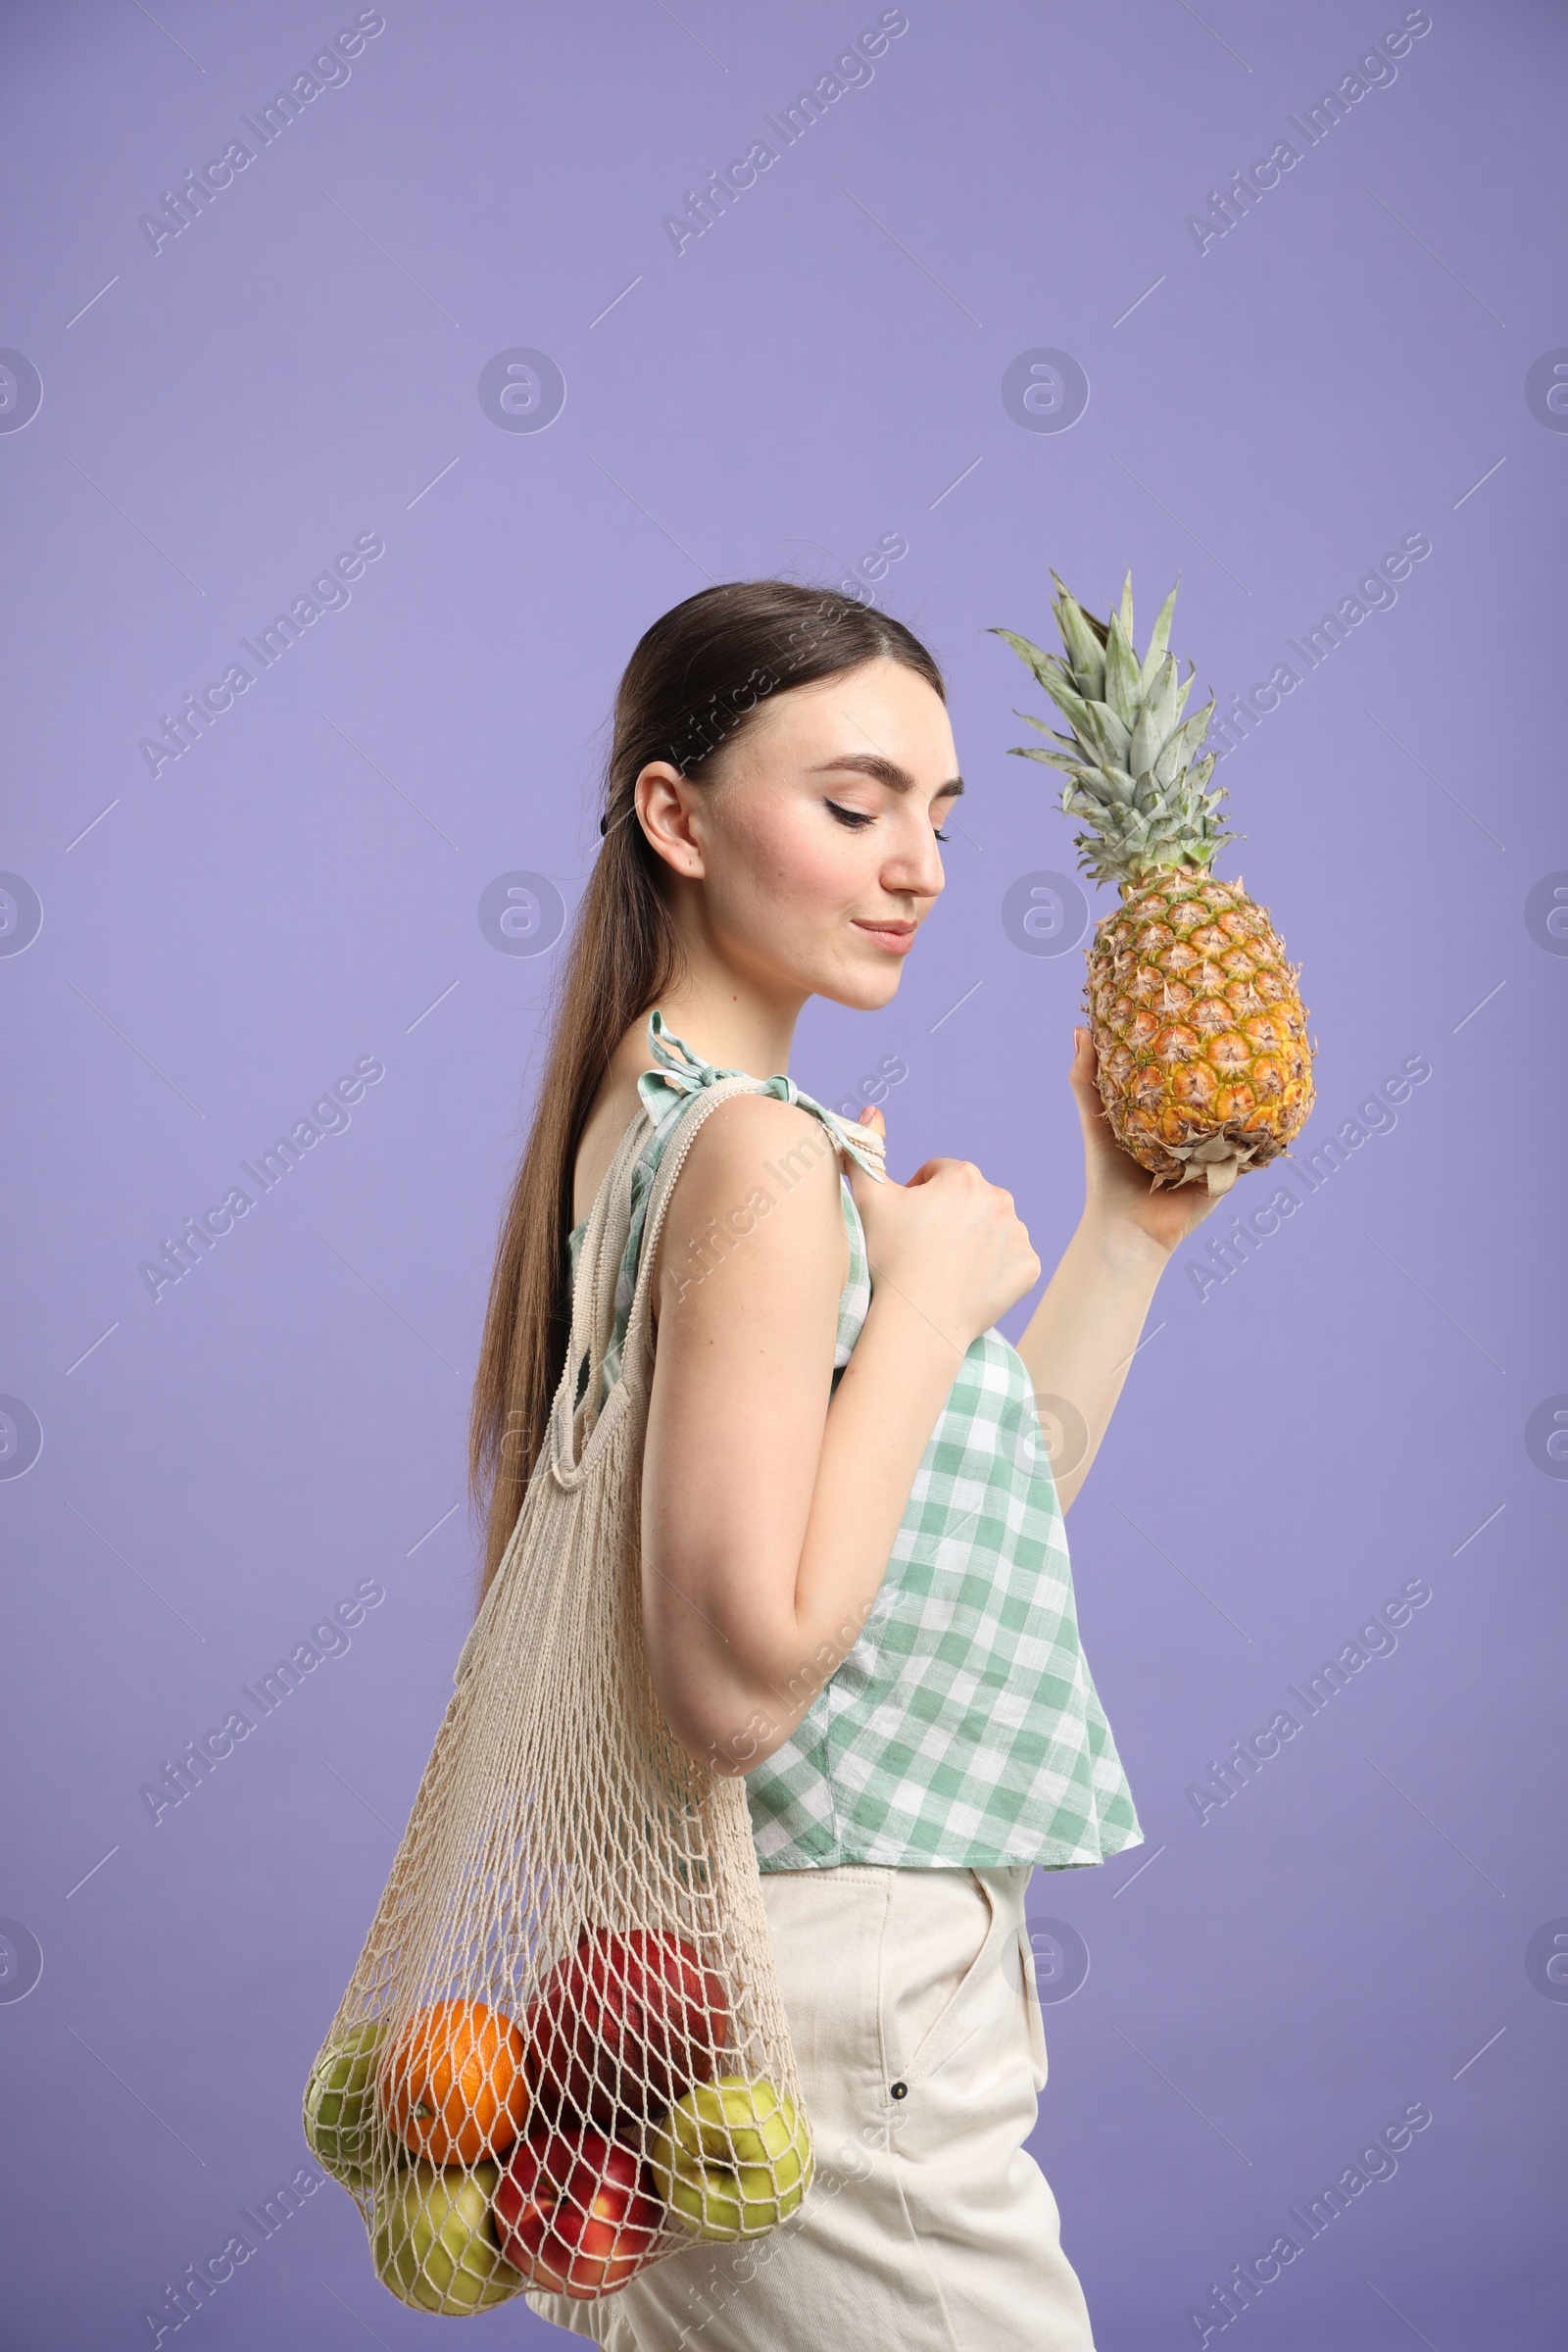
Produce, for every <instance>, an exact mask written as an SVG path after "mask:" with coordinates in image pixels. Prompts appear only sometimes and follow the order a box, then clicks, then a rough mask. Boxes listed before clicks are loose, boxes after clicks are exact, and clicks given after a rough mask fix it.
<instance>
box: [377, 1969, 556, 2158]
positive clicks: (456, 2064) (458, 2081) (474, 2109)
mask: <svg viewBox="0 0 1568 2352" xmlns="http://www.w3.org/2000/svg"><path fill="white" fill-rule="evenodd" d="M522 2047H523V2045H522V2035H521V2034H520V2033H519V2032H518V2031H517V2028H516V2027H515V2025H514V2024H513V2023H512V2020H511V2019H510V2018H507V2017H503V2016H502V2015H501V2013H500V2011H499V2010H496V2009H490V2008H487V2007H486V2006H485V2004H484V2002H483V2001H437V2002H435V2003H434V2004H433V2005H432V2006H431V2007H430V2008H428V2009H419V2010H417V2011H416V2012H415V2014H414V2016H413V2017H412V2018H411V2019H410V2020H409V2023H408V2024H407V2026H405V2028H404V2029H403V2032H402V2033H401V2034H399V2036H398V2038H397V2042H396V2044H395V2045H394V2048H393V2051H392V2054H391V2057H390V2059H389V2061H388V2064H387V2069H386V2073H385V2075H384V2076H383V2077H382V2086H381V2096H382V2101H383V2104H384V2106H385V2108H386V2111H387V2117H388V2120H389V2122H390V2123H391V2126H392V2129H393V2131H396V2132H397V2133H398V2135H399V2137H400V2138H401V2139H402V2140H403V2141H404V2142H405V2143H406V2144H407V2145H408V2146H409V2147H410V2148H412V2149H413V2150H414V2153H415V2154H416V2155H417V2156H422V2157H424V2158H425V2159H426V2160H427V2162H429V2163H431V2164H436V2165H447V2164H466V2165H473V2164H478V2163H479V2162H480V2161H481V2159H482V2158H484V2157H487V2156H504V2155H505V2154H506V2152H507V2150H508V2148H510V2147H511V2146H512V2144H513V2142H514V2140H515V2139H516V2138H517V2137H518V2135H519V2133H520V2132H521V2131H522V2128H523V2125H524V2123H525V2122H526V2121H527V2115H528V2085H527V2079H526V2077H525V2076H524V2074H523V2071H522Z"/></svg>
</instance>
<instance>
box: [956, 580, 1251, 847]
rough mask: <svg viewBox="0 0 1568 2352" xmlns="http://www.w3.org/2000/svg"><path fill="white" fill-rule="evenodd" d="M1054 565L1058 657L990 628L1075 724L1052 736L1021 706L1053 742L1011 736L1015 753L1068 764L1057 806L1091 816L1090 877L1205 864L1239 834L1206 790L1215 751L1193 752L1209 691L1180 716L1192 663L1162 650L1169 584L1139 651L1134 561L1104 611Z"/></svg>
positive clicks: (1205, 721)
mask: <svg viewBox="0 0 1568 2352" xmlns="http://www.w3.org/2000/svg"><path fill="white" fill-rule="evenodd" d="M1051 576H1052V578H1053V579H1054V580H1055V582H1056V590H1057V593H1056V595H1055V596H1054V598H1053V600H1052V610H1053V612H1054V614H1055V616H1056V626H1057V628H1058V629H1059V630H1060V632H1061V642H1062V648H1063V652H1064V654H1065V656H1066V659H1065V660H1064V661H1063V660H1062V659H1060V658H1059V657H1058V656H1056V655H1054V654H1048V653H1043V652H1042V651H1041V649H1040V647H1039V646H1038V645H1033V644H1031V643H1030V641H1029V639H1028V638H1027V637H1020V636H1018V635H1016V634H1015V633H1014V631H1013V630H1011V629H995V630H993V631H992V634H993V635H994V636H997V637H1001V638H1004V639H1005V641H1006V643H1007V644H1008V645H1010V646H1011V648H1012V650H1013V652H1014V653H1015V654H1016V655H1017V656H1018V658H1019V660H1020V661H1022V662H1025V663H1026V664H1027V666H1028V667H1029V668H1030V669H1031V670H1032V671H1033V672H1034V675H1035V677H1036V678H1037V679H1038V681H1039V683H1040V684H1041V685H1042V686H1043V687H1044V688H1045V690H1046V692H1047V694H1049V695H1050V697H1051V699H1052V701H1053V702H1054V704H1055V706H1056V708H1057V710H1058V711H1061V713H1062V715H1063V716H1064V717H1065V719H1066V720H1067V723H1068V725H1069V726H1070V727H1071V729H1072V733H1071V734H1070V735H1058V734H1056V733H1054V731H1053V729H1052V728H1050V727H1048V726H1047V724H1046V722H1045V720H1044V719H1042V718H1036V717H1035V716H1034V714H1033V713H1032V712H1031V711H1016V712H1015V713H1014V716H1016V717H1018V718H1021V719H1023V720H1024V722H1025V723H1026V725H1028V726H1031V727H1036V728H1038V729H1039V731H1040V733H1041V734H1042V735H1045V736H1047V737H1049V739H1050V741H1051V743H1052V744H1053V745H1054V747H1055V748H1054V750H1051V751H1048V750H1046V749H1045V748H1044V747H1043V746H1041V745H1038V744H1014V745H1013V746H1012V752H1013V755H1014V756H1015V757H1016V758H1018V759H1021V760H1043V761H1044V762H1045V763H1046V764H1047V765H1048V766H1050V767H1055V768H1059V769H1061V770H1062V771H1063V773H1064V774H1065V776H1066V779H1067V781H1066V782H1065V783H1064V784H1063V786H1062V788H1061V806H1062V809H1063V810H1064V811H1065V812H1066V814H1067V815H1069V816H1080V817H1083V818H1084V819H1085V820H1086V824H1087V830H1086V831H1085V832H1082V833H1077V834H1074V836H1073V840H1074V843H1075V845H1076V847H1077V849H1078V850H1079V852H1080V856H1079V859H1078V863H1079V865H1080V867H1083V868H1086V869H1087V870H1088V871H1089V872H1090V873H1091V874H1093V876H1094V878H1095V880H1096V881H1097V882H1123V881H1127V880H1132V879H1135V878H1136V877H1137V876H1138V875H1140V874H1142V873H1145V872H1147V871H1148V870H1149V869H1150V868H1151V867H1156V866H1171V865H1198V866H1204V867H1206V866H1207V865H1208V864H1209V863H1210V862H1211V860H1212V858H1213V857H1214V854H1215V852H1216V851H1217V850H1218V849H1220V848H1221V847H1222V845H1223V844H1224V843H1225V842H1227V841H1236V840H1239V839H1241V838H1243V837H1242V836H1241V835H1238V834H1236V833H1233V832H1229V831H1226V830H1225V829H1223V828H1222V827H1221V825H1220V823H1219V820H1218V814H1217V811H1218V809H1219V804H1220V802H1221V801H1222V800H1225V799H1227V798H1228V797H1229V796H1228V794H1227V793H1226V791H1225V788H1224V786H1223V785H1221V786H1219V787H1218V788H1217V789H1216V790H1215V791H1213V792H1206V791H1205V790H1204V786H1205V785H1206V784H1207V782H1208V780H1209V778H1210V776H1211V775H1212V774H1213V772H1214V759H1215V755H1214V754H1213V753H1212V752H1210V753H1208V754H1206V755H1205V756H1204V757H1203V758H1200V757H1199V747H1200V746H1201V743H1202V741H1203V738H1204V736H1205V735H1206V734H1207V733H1208V726H1209V720H1210V718H1211V717H1212V715H1213V711H1214V698H1213V696H1212V695H1210V697H1209V699H1208V701H1207V703H1205V704H1204V706H1203V708H1202V709H1201V711H1196V712H1195V713H1194V714H1193V716H1192V717H1191V718H1184V717H1183V712H1184V711H1185V710H1186V706H1187V697H1188V695H1189V694H1190V693H1191V691H1192V685H1193V679H1194V677H1195V675H1196V674H1197V673H1196V669H1192V668H1190V669H1189V670H1188V673H1187V676H1186V678H1185V679H1183V678H1181V677H1180V675H1179V672H1178V668H1177V663H1176V659H1175V657H1174V655H1173V654H1172V653H1171V652H1170V650H1169V639H1170V622H1171V614H1172V613H1173V612H1174V611H1175V609H1176V589H1175V588H1172V590H1171V592H1170V594H1169V596H1167V597H1166V599H1165V602H1164V603H1163V604H1162V605H1161V606H1160V609H1159V613H1158V616H1157V618H1156V619H1155V622H1154V626H1153V631H1152V635H1151V637H1150V640H1149V645H1148V648H1147V650H1146V652H1145V653H1144V655H1143V657H1142V659H1140V657H1139V655H1138V654H1137V652H1136V651H1135V649H1134V645H1133V575H1132V573H1131V572H1129V573H1128V574H1127V577H1126V579H1125V580H1124V581H1123V583H1122V591H1121V603H1120V606H1119V608H1118V609H1117V610H1116V611H1115V612H1114V613H1111V615H1110V617H1109V619H1108V620H1099V619H1097V618H1096V616H1095V615H1094V613H1086V612H1085V611H1084V608H1083V607H1082V605H1080V604H1079V602H1078V600H1077V598H1076V597H1075V596H1073V595H1072V593H1071V591H1070V590H1069V589H1068V588H1067V587H1066V586H1065V585H1064V584H1063V582H1062V581H1061V580H1060V579H1059V578H1058V577H1057V575H1056V573H1055V572H1054V571H1053V573H1052V575H1051ZM1177 586H1180V580H1179V579H1178V582H1177Z"/></svg>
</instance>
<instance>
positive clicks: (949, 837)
mask: <svg viewBox="0 0 1568 2352" xmlns="http://www.w3.org/2000/svg"><path fill="white" fill-rule="evenodd" d="M937 839H938V841H951V840H952V839H953V836H952V834H951V833H944V832H943V830H942V827H941V826H940V825H938V827H937Z"/></svg>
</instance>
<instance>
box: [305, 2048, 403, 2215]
mask: <svg viewBox="0 0 1568 2352" xmlns="http://www.w3.org/2000/svg"><path fill="white" fill-rule="evenodd" d="M385 2038H386V2028H385V2026H384V2025H378V2024H375V2023H374V2022H372V2023H370V2024H368V2025H364V2026H356V2027H355V2028H354V2029H353V2031H352V2032H351V2033H348V2034H344V2035H343V2037H342V2039H341V2040H340V2041H335V2042H333V2043H332V2045H331V2047H330V2048H329V2049H325V2050H323V2051H322V2052H321V2055H320V2057H319V2058H318V2060H317V2061H316V2064H315V2066H314V2067H313V2068H312V2070H311V2079H310V2082H308V2083H307V2084H306V2086H305V2138H306V2142H307V2145H308V2146H309V2148H310V2151H311V2154H312V2155H313V2156H314V2157H315V2158H316V2161H317V2163H318V2164H319V2166H320V2167H321V2170H322V2171H323V2172H325V2173H330V2174H331V2175H332V2177H333V2179H334V2180H341V2181H342V2182H343V2184H344V2186H345V2187H347V2188H363V2187H364V2185H365V2184H366V2182H367V2180H368V2178H369V2174H370V2170H371V2167H372V2165H373V2164H374V2161H375V2146H376V2140H377V2138H378V2136H379V2135H380V2134H379V2127H378V2124H377V2119H376V2112H375V2058H376V2052H377V2051H378V2050H379V2049H380V2046H381V2043H382V2042H383V2040H384V2039H385Z"/></svg>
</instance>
